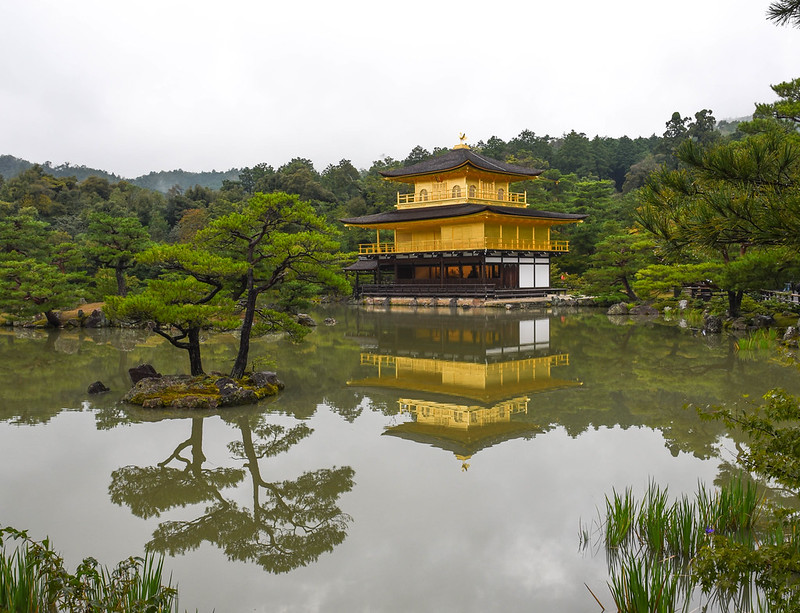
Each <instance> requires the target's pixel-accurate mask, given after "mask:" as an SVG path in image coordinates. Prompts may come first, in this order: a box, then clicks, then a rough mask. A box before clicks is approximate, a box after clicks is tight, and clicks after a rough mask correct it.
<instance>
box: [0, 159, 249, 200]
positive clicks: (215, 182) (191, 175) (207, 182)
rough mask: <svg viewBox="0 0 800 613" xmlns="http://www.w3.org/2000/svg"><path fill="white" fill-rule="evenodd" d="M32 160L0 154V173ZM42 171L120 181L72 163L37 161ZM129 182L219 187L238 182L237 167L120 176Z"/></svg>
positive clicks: (8, 174)
mask: <svg viewBox="0 0 800 613" xmlns="http://www.w3.org/2000/svg"><path fill="white" fill-rule="evenodd" d="M33 164H34V163H33V162H29V161H28V160H23V159H21V158H18V157H14V156H13V155H0V175H2V176H3V177H5V178H6V179H11V178H12V177H16V176H17V175H18V174H20V173H21V172H24V171H26V170H28V168H30V167H31V166H33ZM41 166H42V168H44V170H45V172H47V173H48V174H51V175H53V176H55V177H75V178H76V179H78V181H83V180H84V179H86V178H87V177H92V176H94V177H102V178H104V179H107V180H108V181H110V182H112V183H116V182H118V181H122V180H123V178H122V177H120V176H119V175H116V174H113V173H110V172H106V171H105V170H100V169H98V168H88V167H86V166H72V165H71V164H59V165H58V166H53V165H52V164H51V163H50V162H45V163H44V164H41ZM124 180H126V181H128V182H129V183H133V184H134V185H138V186H140V187H146V188H148V189H152V190H155V191H159V192H163V193H166V192H167V191H168V190H169V189H170V188H171V187H174V186H175V185H177V186H178V187H180V188H181V189H182V190H185V189H188V188H190V187H194V186H195V185H201V186H203V187H209V188H211V189H219V188H220V187H222V182H223V181H224V180H229V181H238V180H239V169H238V168H231V169H230V170H226V171H217V170H212V171H210V172H189V171H187V170H161V171H159V172H151V173H149V174H146V175H142V176H141V177H136V178H135V179H124Z"/></svg>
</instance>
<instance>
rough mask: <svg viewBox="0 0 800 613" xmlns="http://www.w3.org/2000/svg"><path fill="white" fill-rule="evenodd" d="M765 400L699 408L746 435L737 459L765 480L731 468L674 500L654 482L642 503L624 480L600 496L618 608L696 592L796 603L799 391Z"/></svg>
mask: <svg viewBox="0 0 800 613" xmlns="http://www.w3.org/2000/svg"><path fill="white" fill-rule="evenodd" d="M763 400H764V404H762V405H761V406H759V407H756V408H752V407H746V408H741V407H734V408H720V407H707V408H705V409H703V410H702V411H701V415H702V416H703V417H705V418H706V419H710V420H716V421H723V422H724V423H725V424H726V426H728V428H731V429H737V430H740V431H741V432H742V433H744V434H745V435H746V437H747V439H748V441H749V443H748V445H747V446H741V447H739V456H738V458H737V459H738V462H739V463H740V464H741V466H742V468H744V469H745V470H747V471H750V472H751V473H752V474H753V475H754V476H755V477H758V478H761V479H763V481H764V483H765V485H766V488H761V489H760V490H759V489H757V487H756V485H755V482H753V481H750V480H746V479H745V478H744V477H743V476H739V477H738V478H737V479H734V480H733V481H731V482H730V483H728V484H725V485H723V486H722V487H721V488H720V489H719V490H717V491H715V492H713V493H712V492H710V491H708V490H707V489H706V488H705V487H703V486H700V487H699V489H698V492H697V494H696V495H695V497H694V499H690V498H688V497H687V496H685V495H684V496H683V497H681V498H680V499H678V500H676V501H674V502H672V503H668V502H667V490H666V488H664V489H661V488H660V487H658V486H657V485H655V484H651V485H650V487H649V488H648V490H647V492H646V494H645V496H644V498H643V499H642V501H641V502H637V501H636V500H635V498H634V496H633V494H632V492H631V490H629V489H628V490H626V491H625V492H624V493H622V494H620V493H618V492H613V494H612V495H611V496H610V497H607V499H606V512H605V517H604V518H603V519H602V521H601V522H600V527H601V530H600V531H599V532H598V534H601V535H602V545H603V546H604V547H605V550H606V553H607V557H608V563H609V572H610V575H611V580H610V583H609V588H610V591H611V594H612V597H613V599H614V602H615V604H616V606H617V607H618V609H619V610H620V611H661V610H664V611H675V610H690V606H693V605H695V604H696V601H697V600H703V599H706V600H707V602H708V603H711V604H712V605H713V606H714V607H716V608H717V609H720V610H737V611H739V610H751V609H753V608H755V607H758V608H759V610H763V611H797V610H800V516H798V495H799V493H800V399H798V398H797V397H794V396H791V395H788V394H786V393H785V392H783V391H781V390H773V391H771V392H769V393H768V394H766V395H765V396H764V398H763ZM759 491H761V492H767V493H769V496H768V497H766V496H764V495H763V494H761V493H758V492H759ZM589 534H590V533H589V530H588V529H584V530H583V532H582V535H581V538H582V540H583V542H584V544H588V542H589V540H590V536H589ZM706 606H708V605H706Z"/></svg>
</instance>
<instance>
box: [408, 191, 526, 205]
mask: <svg viewBox="0 0 800 613" xmlns="http://www.w3.org/2000/svg"><path fill="white" fill-rule="evenodd" d="M475 201H489V202H495V203H496V202H499V203H502V204H504V205H506V206H527V203H528V192H506V191H504V192H503V193H502V194H501V193H499V192H498V190H496V189H491V190H490V189H475V190H472V191H470V190H464V189H462V190H461V192H460V194H459V195H457V196H453V192H452V190H448V191H446V192H439V193H433V194H428V195H427V196H421V195H420V194H401V193H400V192H398V193H397V208H398V209H405V208H413V207H419V206H429V205H431V204H456V203H460V202H475Z"/></svg>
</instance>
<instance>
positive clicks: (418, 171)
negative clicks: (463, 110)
mask: <svg viewBox="0 0 800 613" xmlns="http://www.w3.org/2000/svg"><path fill="white" fill-rule="evenodd" d="M467 165H470V166H473V167H475V168H477V169H479V170H483V171H485V172H490V173H493V174H502V175H507V176H509V177H519V178H520V179H525V178H532V177H538V176H539V175H540V174H542V173H543V172H544V171H543V170H538V169H535V168H524V167H522V166H516V165H515V164H508V163H507V162H501V161H500V160H495V159H493V158H490V157H486V156H484V155H481V154H479V153H475V152H474V151H472V150H471V149H466V148H463V149H461V148H457V149H451V150H450V151H448V152H447V153H445V154H443V155H439V156H436V157H432V158H430V159H428V160H425V161H423V162H418V163H417V164H412V165H411V166H405V167H403V168H394V169H391V170H381V171H379V172H380V174H381V176H383V177H384V178H385V179H398V180H403V179H408V178H412V177H418V176H423V175H429V174H437V173H442V172H449V171H452V170H457V169H458V168H461V167H462V166H467Z"/></svg>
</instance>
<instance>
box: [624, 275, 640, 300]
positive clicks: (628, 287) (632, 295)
mask: <svg viewBox="0 0 800 613" xmlns="http://www.w3.org/2000/svg"><path fill="white" fill-rule="evenodd" d="M622 287H623V288H624V289H625V294H627V296H628V298H630V299H631V300H633V301H634V302H636V301H638V300H639V297H638V296H637V295H636V293H635V292H634V291H633V288H632V287H631V284H630V283H629V282H628V277H627V276H625V275H622Z"/></svg>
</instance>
